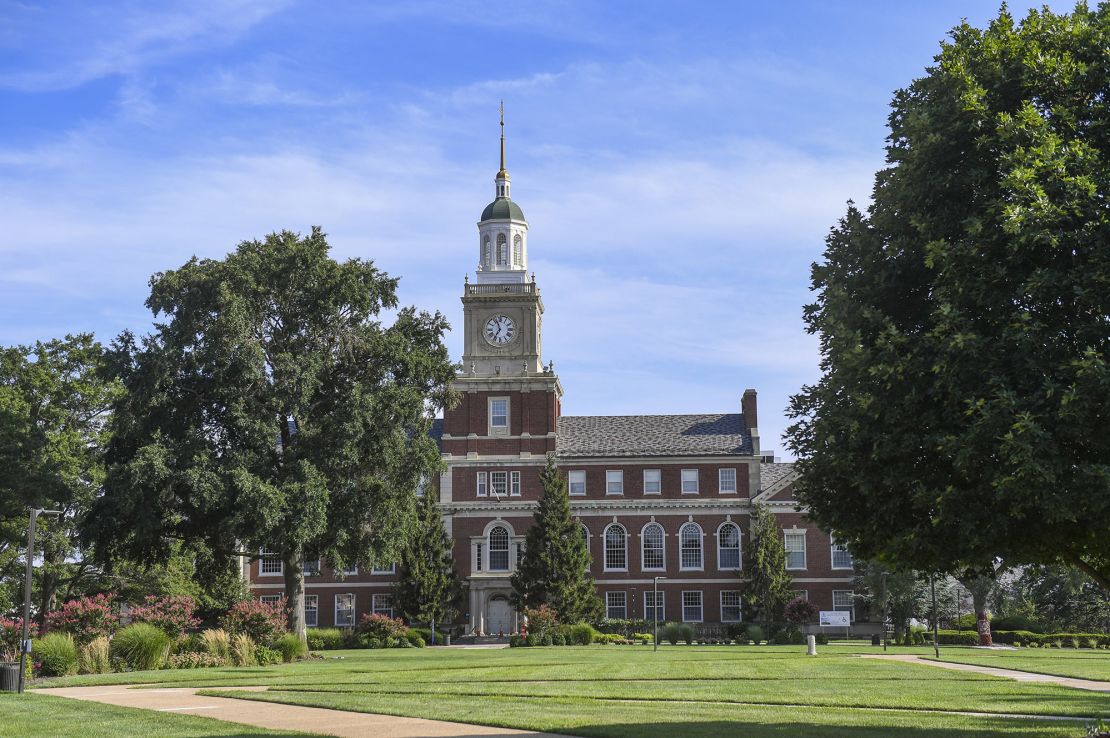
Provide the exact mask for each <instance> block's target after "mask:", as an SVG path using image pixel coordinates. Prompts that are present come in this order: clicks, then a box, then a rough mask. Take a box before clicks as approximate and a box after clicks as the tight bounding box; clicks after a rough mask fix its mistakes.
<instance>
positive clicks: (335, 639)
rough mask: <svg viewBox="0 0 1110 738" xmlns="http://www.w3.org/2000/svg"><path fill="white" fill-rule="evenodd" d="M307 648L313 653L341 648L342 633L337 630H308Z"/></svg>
mask: <svg viewBox="0 0 1110 738" xmlns="http://www.w3.org/2000/svg"><path fill="white" fill-rule="evenodd" d="M307 634H308V647H309V648H310V649H312V650H313V651H328V650H332V649H337V648H343V632H342V631H341V630H339V628H309V629H308V631H307Z"/></svg>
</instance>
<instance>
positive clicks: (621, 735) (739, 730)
mask: <svg viewBox="0 0 1110 738" xmlns="http://www.w3.org/2000/svg"><path fill="white" fill-rule="evenodd" d="M1083 734H1084V728H1083V723H1082V722H1079V721H1067V722H1061V721H1033V720H1028V721H1023V722H1022V723H1017V722H1016V721H1010V724H1009V725H1007V726H1005V727H1004V726H1001V725H994V726H991V725H961V726H958V727H957V726H953V727H950V728H928V727H916V726H901V725H873V726H864V725H829V724H827V723H819V722H809V721H792V722H789V723H773V724H766V723H760V722H756V721H751V720H728V721H724V720H708V721H698V720H695V721H674V722H655V723H630V724H610V725H585V726H578V727H577V728H575V729H574V735H576V736H581V737H582V738H631V737H633V736H635V738H675V737H676V736H681V737H682V738H729V737H730V736H736V737H737V738H996V737H997V738H1005V737H1014V736H1021V737H1022V738H1030V737H1035V736H1076V737H1078V736H1081V735H1083ZM474 735H475V736H480V735H482V734H481V733H480V732H476V733H475V734H474Z"/></svg>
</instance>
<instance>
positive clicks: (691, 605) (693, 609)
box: [682, 590, 703, 623]
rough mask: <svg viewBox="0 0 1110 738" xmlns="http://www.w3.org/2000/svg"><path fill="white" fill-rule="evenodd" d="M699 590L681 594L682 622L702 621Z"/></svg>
mask: <svg viewBox="0 0 1110 738" xmlns="http://www.w3.org/2000/svg"><path fill="white" fill-rule="evenodd" d="M702 619H703V618H702V606H701V590H697V591H696V592H683V593H682V622H684V623H700V622H701V621H702Z"/></svg>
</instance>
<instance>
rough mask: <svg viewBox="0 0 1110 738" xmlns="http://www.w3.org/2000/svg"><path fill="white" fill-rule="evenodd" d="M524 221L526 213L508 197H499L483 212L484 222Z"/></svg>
mask: <svg viewBox="0 0 1110 738" xmlns="http://www.w3.org/2000/svg"><path fill="white" fill-rule="evenodd" d="M510 219H511V220H524V211H523V210H521V209H520V206H519V205H517V204H516V203H515V202H513V201H512V200H510V199H509V198H507V197H499V198H497V199H496V200H494V201H493V202H491V203H490V204H489V205H486V209H485V210H483V211H482V220H483V221H486V220H510Z"/></svg>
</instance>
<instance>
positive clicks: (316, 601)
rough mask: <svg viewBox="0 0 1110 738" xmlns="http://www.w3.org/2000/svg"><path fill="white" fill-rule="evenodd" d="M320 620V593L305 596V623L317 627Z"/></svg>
mask: <svg viewBox="0 0 1110 738" xmlns="http://www.w3.org/2000/svg"><path fill="white" fill-rule="evenodd" d="M319 620H320V595H305V596H304V624H305V625H306V626H308V627H309V628H315V627H316V626H317V625H318V624H319Z"/></svg>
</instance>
